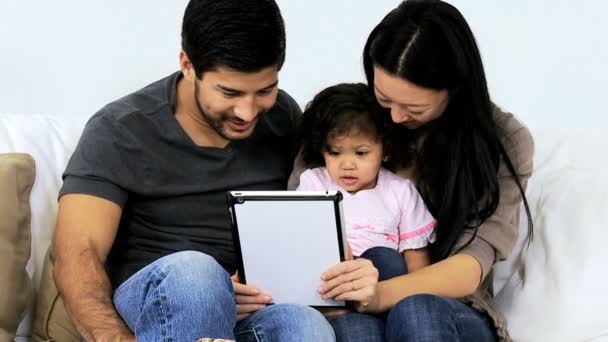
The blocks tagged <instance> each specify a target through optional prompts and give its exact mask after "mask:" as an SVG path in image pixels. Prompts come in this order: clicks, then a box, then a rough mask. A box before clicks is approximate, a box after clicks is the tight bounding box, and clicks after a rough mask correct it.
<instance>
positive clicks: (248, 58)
mask: <svg viewBox="0 0 608 342" xmlns="http://www.w3.org/2000/svg"><path fill="white" fill-rule="evenodd" d="M182 49H183V50H184V52H185V53H186V55H188V58H189V59H190V61H191V62H192V65H193V67H194V71H195V72H196V76H197V77H198V78H199V79H200V78H201V76H202V74H203V73H204V72H206V71H210V70H214V69H216V68H218V67H224V68H227V69H231V70H235V71H241V72H255V71H259V70H261V69H264V68H267V67H271V66H274V65H276V66H277V67H278V68H279V69H280V68H281V67H282V66H283V62H284V60H285V26H284V24H283V18H282V16H281V12H280V10H279V7H278V6H277V4H276V3H275V2H274V1H273V0H191V1H190V3H188V6H187V7H186V12H185V14H184V21H183V24H182Z"/></svg>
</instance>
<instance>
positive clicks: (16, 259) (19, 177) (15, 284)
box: [0, 153, 35, 341]
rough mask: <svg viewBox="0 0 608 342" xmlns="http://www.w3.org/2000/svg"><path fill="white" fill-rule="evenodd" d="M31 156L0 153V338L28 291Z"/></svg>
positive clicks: (7, 334)
mask: <svg viewBox="0 0 608 342" xmlns="http://www.w3.org/2000/svg"><path fill="white" fill-rule="evenodd" d="M34 176H35V166H34V160H33V159H32V157H31V156H29V155H28V154H21V153H9V154H0V189H2V191H0V218H1V219H0V340H2V341H5V340H10V339H12V338H13V337H14V336H15V334H16V331H17V326H18V324H19V322H20V321H21V319H22V316H23V314H24V312H25V309H26V307H27V305H28V303H29V300H30V296H31V293H32V285H31V281H30V278H29V276H28V274H27V271H26V265H27V261H28V259H29V258H30V222H31V221H30V218H31V212H30V191H31V189H32V186H33V184H34Z"/></svg>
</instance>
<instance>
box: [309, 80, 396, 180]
mask: <svg viewBox="0 0 608 342" xmlns="http://www.w3.org/2000/svg"><path fill="white" fill-rule="evenodd" d="M358 133H361V134H366V135H369V136H370V137H372V138H376V139H377V140H378V141H380V142H381V143H382V145H383V152H384V155H385V156H387V157H388V160H387V161H384V162H383V166H384V167H386V168H388V169H392V168H393V166H395V165H401V164H403V163H404V161H403V160H402V158H403V157H404V154H403V153H402V149H403V148H404V146H400V145H399V144H398V142H397V141H398V140H397V139H396V137H397V135H398V134H404V133H405V132H404V130H401V129H399V128H398V127H396V126H395V125H393V123H392V122H391V120H390V115H388V113H387V110H386V109H385V108H382V107H381V106H380V105H379V104H378V102H377V101H376V98H375V96H374V94H373V93H372V92H371V91H370V89H369V88H368V86H367V85H365V84H363V83H342V84H338V85H335V86H331V87H329V88H326V89H325V90H323V91H321V92H320V93H319V94H317V95H316V96H315V97H314V98H313V99H312V101H311V102H310V103H308V105H307V106H306V108H305V110H304V113H303V114H302V116H301V118H300V124H299V129H298V137H297V141H298V146H299V147H300V150H301V151H302V158H303V160H304V162H305V163H306V165H308V166H310V167H319V166H324V165H325V160H324V158H323V152H324V151H325V150H326V148H327V139H328V137H330V136H344V135H349V134H358Z"/></svg>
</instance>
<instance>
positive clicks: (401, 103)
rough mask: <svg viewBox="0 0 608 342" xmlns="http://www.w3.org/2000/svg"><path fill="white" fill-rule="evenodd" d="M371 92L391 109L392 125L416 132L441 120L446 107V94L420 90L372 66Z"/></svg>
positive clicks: (427, 89)
mask: <svg viewBox="0 0 608 342" xmlns="http://www.w3.org/2000/svg"><path fill="white" fill-rule="evenodd" d="M374 93H375V94H376V99H377V100H378V103H379V104H380V105H381V106H382V107H384V108H388V109H390V110H391V118H392V120H393V122H394V123H397V124H400V125H403V126H405V127H406V128H409V129H415V128H418V127H421V126H423V125H424V124H426V123H428V122H431V121H433V120H435V119H437V118H438V117H440V116H441V115H442V114H443V112H444V111H445V108H446V107H447V105H448V101H449V96H448V91H447V90H446V89H444V90H435V89H429V88H422V87H419V86H417V85H415V84H413V83H411V82H408V81H407V80H405V79H403V78H401V77H399V76H395V75H393V74H390V73H388V72H387V71H386V70H384V69H382V68H380V67H378V66H374Z"/></svg>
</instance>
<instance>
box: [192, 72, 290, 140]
mask: <svg viewBox="0 0 608 342" xmlns="http://www.w3.org/2000/svg"><path fill="white" fill-rule="evenodd" d="M193 89H194V94H193V96H194V100H195V103H196V106H197V107H198V110H199V112H200V115H201V117H202V118H203V119H204V121H205V122H206V123H207V124H208V125H209V126H210V127H211V128H212V129H213V130H214V131H215V132H216V133H217V134H218V135H219V136H221V137H222V138H224V139H226V140H239V139H245V138H247V137H249V136H250V135H251V133H253V130H254V128H255V125H256V124H257V122H258V121H259V119H260V117H261V115H262V114H263V113H265V112H267V111H268V110H269V109H270V108H272V106H274V104H275V102H276V99H277V92H278V68H277V67H276V66H272V67H268V68H265V69H262V70H260V71H256V72H240V71H233V70H229V69H226V68H222V67H219V68H217V69H215V70H212V71H207V72H205V73H203V74H202V76H201V79H196V78H194V87H193Z"/></svg>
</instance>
